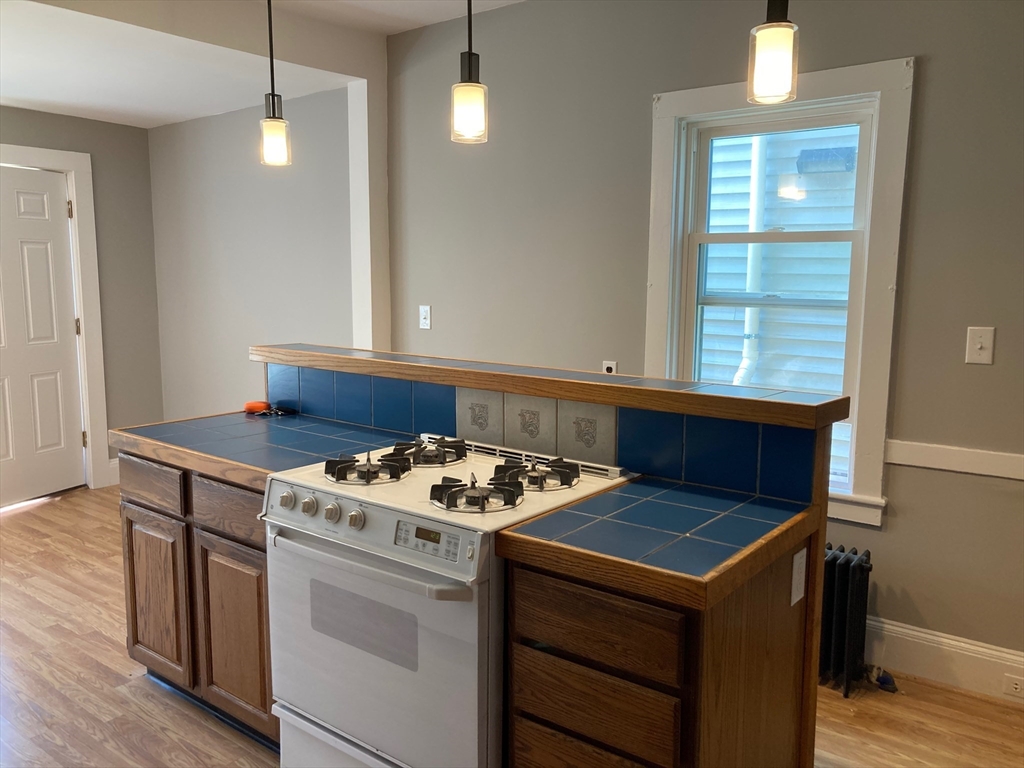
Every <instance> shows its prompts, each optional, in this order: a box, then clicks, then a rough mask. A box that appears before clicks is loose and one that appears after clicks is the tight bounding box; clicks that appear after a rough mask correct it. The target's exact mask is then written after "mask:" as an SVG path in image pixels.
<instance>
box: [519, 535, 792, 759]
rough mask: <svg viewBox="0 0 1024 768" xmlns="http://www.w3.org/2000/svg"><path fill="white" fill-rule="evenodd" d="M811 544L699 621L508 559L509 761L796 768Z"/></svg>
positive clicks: (683, 610)
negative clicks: (803, 574)
mask: <svg viewBox="0 0 1024 768" xmlns="http://www.w3.org/2000/svg"><path fill="white" fill-rule="evenodd" d="M500 536H501V534H499V537H500ZM807 546H808V545H807V543H806V542H800V543H799V544H797V545H796V546H794V547H792V548H790V549H788V550H786V551H784V552H783V553H782V554H781V556H780V557H777V558H776V559H775V560H774V561H773V562H771V563H769V564H768V565H767V566H766V567H764V568H763V569H762V570H760V572H757V573H755V574H754V575H753V576H752V577H751V578H750V579H749V580H748V581H747V582H746V583H745V584H742V585H741V586H739V587H738V588H736V589H735V590H734V591H733V592H731V593H730V594H729V595H727V596H726V597H725V598H724V599H722V600H720V601H718V602H717V603H715V604H714V605H711V606H708V607H705V608H704V609H703V610H696V609H693V608H691V607H687V606H682V605H676V604H672V603H666V602H663V601H661V600H656V599H653V598H651V597H649V596H647V595H644V594H639V593H633V592H629V593H623V592H619V591H617V590H613V589H612V588H609V587H606V586H604V585H603V584H601V583H599V582H596V581H590V580H588V581H587V582H586V583H581V580H580V579H581V574H580V573H579V572H576V571H574V572H573V573H563V572H558V573H556V572H551V571H546V570H544V571H542V570H539V569H537V567H536V566H534V565H533V564H521V563H519V562H516V561H512V562H510V567H509V569H508V574H509V580H508V589H507V597H508V608H509V629H510V631H509V634H508V653H507V657H506V658H507V659H508V664H509V669H508V681H509V685H508V690H507V698H508V711H509V716H510V721H509V728H510V734H509V742H510V743H509V762H510V764H511V765H512V766H513V768H555V767H556V766H557V767H559V768H568V766H576V765H587V766H590V765H595V766H616V767H621V768H625V766H635V765H644V766H660V767H661V768H682V767H683V766H707V767H708V768H710V767H711V766H764V767H765V768H768V766H791V765H798V764H800V762H801V760H800V741H799V733H800V724H801V711H802V710H801V695H800V693H801V687H802V685H803V682H804V678H803V664H802V659H803V653H804V647H805V644H804V633H805V628H806V626H807V624H808V619H807V615H808V611H807V602H806V600H801V601H797V602H795V603H794V602H793V601H792V599H791V595H792V578H793V557H794V556H795V555H796V554H797V552H799V551H800V550H801V549H804V548H806V547H807ZM499 549H500V541H499ZM621 567H622V568H628V567H636V566H633V564H630V563H626V564H623V565H622V566H621ZM567 569H568V567H567ZM595 573H597V575H600V573H598V572H595ZM587 575H591V574H587Z"/></svg>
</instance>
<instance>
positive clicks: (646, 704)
mask: <svg viewBox="0 0 1024 768" xmlns="http://www.w3.org/2000/svg"><path fill="white" fill-rule="evenodd" d="M512 707H513V710H514V711H515V712H525V713H529V714H531V715H534V716H535V717H538V718H540V719H542V720H547V721H548V722H550V723H554V724H555V725H558V726H561V727H563V728H566V729H568V730H570V731H574V732H576V733H578V734H580V735H582V736H586V737H587V738H590V739H594V740H595V741H598V742H600V743H602V744H607V745H608V746H610V747H614V748H615V749H619V750H622V751H623V752H627V753H629V754H631V755H636V756H637V757H639V758H641V759H643V760H647V761H649V762H651V763H654V764H656V765H661V766H665V768H672V766H675V765H677V764H678V755H679V700H678V699H676V698H674V697H672V696H668V695H666V694H664V693H660V692H658V691H653V690H651V689H649V688H644V687H642V686H639V685H635V684H634V683H630V682H628V681H626V680H620V679H619V678H617V677H612V676H611V675H606V674H604V673H603V672H598V671H597V670H594V669H590V668H588V667H582V666H580V665H578V664H573V663H572V662H570V661H566V660H565V659H560V658H558V657H557V656H552V655H551V654H548V653H543V652H541V651H538V650H535V649H533V648H529V647H527V646H525V645H519V644H516V645H513V647H512Z"/></svg>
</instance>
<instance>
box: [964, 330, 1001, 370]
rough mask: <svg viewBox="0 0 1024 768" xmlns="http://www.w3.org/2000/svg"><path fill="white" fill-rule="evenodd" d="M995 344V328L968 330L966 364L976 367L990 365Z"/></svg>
mask: <svg viewBox="0 0 1024 768" xmlns="http://www.w3.org/2000/svg"><path fill="white" fill-rule="evenodd" d="M995 343H996V329H995V328H968V329H967V358H966V362H967V363H973V364H976V365H992V352H993V349H994V348H995Z"/></svg>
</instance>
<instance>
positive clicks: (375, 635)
mask: <svg viewBox="0 0 1024 768" xmlns="http://www.w3.org/2000/svg"><path fill="white" fill-rule="evenodd" d="M309 607H310V623H311V625H312V628H313V629H314V630H315V631H316V632H320V633H321V634H324V635H327V636H328V637H332V638H334V639H335V640H340V641H341V642H343V643H345V644H347V645H351V646H353V647H354V648H358V649H360V650H361V651H365V652H366V653H372V654H373V655H374V656H376V657H377V658H379V659H384V660H385V661H390V662H391V663H392V664H397V665H398V666H400V667H405V668H406V669H408V670H409V671H411V672H415V671H416V670H417V669H418V668H419V626H418V625H419V622H418V620H417V619H416V614H414V613H409V612H408V611H403V610H401V609H399V608H395V607H394V606H391V605H386V604H385V603H381V602H379V601H377V600H373V599H371V598H369V597H364V596H363V595H360V594H357V593H355V592H350V591H349V590H347V589H342V588H341V587H335V586H333V585H331V584H328V583H326V582H323V581H319V580H317V579H310V582H309Z"/></svg>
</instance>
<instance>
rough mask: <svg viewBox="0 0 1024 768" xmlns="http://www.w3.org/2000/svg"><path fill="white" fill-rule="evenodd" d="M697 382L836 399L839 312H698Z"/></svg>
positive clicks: (842, 342)
mask: <svg viewBox="0 0 1024 768" xmlns="http://www.w3.org/2000/svg"><path fill="white" fill-rule="evenodd" d="M698 328H699V338H698V339H697V360H696V361H695V362H696V371H697V379H698V380H699V381H713V382H721V383H723V384H748V385H750V386H754V387H769V388H774V389H795V390H802V391H804V392H822V393H824V394H830V395H837V396H838V395H840V394H842V391H843V363H844V357H845V351H846V310H845V309H792V308H788V307H770V308H769V307H760V308H758V307H702V308H701V310H700V317H699V318H698Z"/></svg>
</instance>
